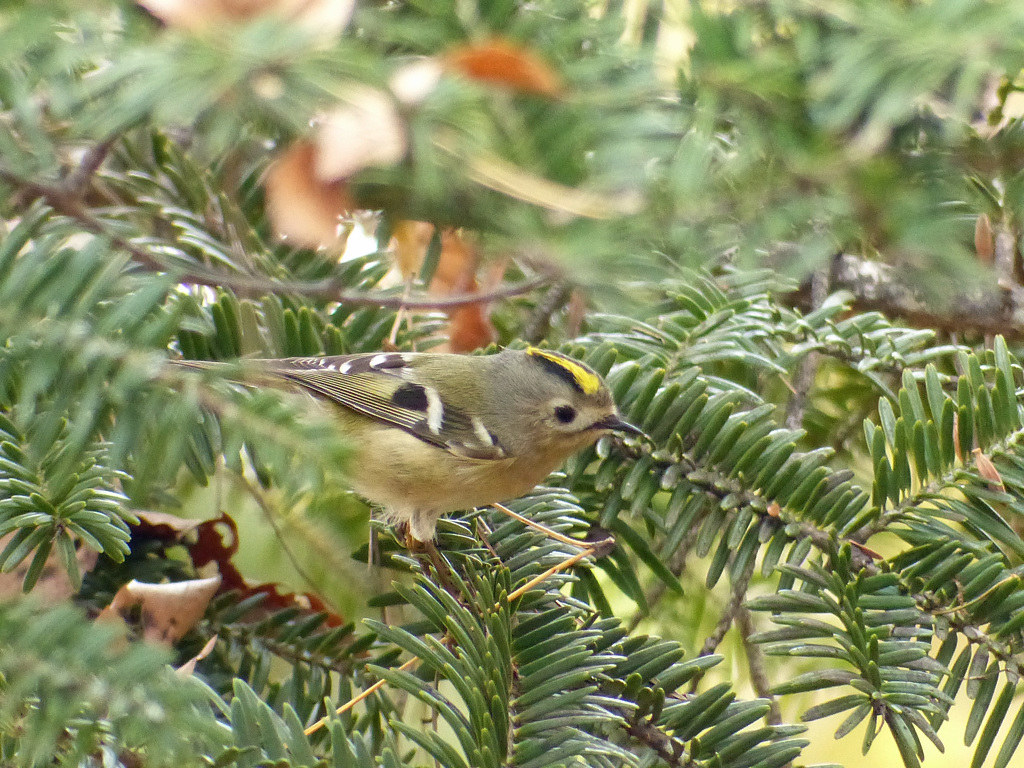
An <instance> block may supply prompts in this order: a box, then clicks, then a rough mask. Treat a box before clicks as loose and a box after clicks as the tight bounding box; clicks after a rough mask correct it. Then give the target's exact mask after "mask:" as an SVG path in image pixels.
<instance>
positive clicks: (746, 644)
mask: <svg viewBox="0 0 1024 768" xmlns="http://www.w3.org/2000/svg"><path fill="white" fill-rule="evenodd" d="M736 629H737V630H738V631H739V633H740V637H741V638H742V640H743V649H744V650H745V651H746V652H747V668H748V669H749V670H750V684H751V686H753V688H754V693H756V694H757V695H758V696H759V697H760V698H762V699H767V700H768V714H767V715H766V716H765V718H766V720H767V722H768V724H769V725H782V712H781V711H780V710H779V702H778V701H776V699H775V696H773V695H772V683H771V680H769V679H768V673H767V672H766V671H765V663H764V651H762V650H761V646H760V645H758V644H757V643H752V642H751V641H750V636H751V635H753V634H754V617H753V616H752V615H751V613H750V611H748V610H747V609H746V608H745V607H744V606H740V609H739V610H738V611H737V612H736Z"/></svg>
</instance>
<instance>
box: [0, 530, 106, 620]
mask: <svg viewBox="0 0 1024 768" xmlns="http://www.w3.org/2000/svg"><path fill="white" fill-rule="evenodd" d="M13 536H14V534H13V533H9V534H7V535H6V536H0V550H2V549H3V548H4V547H6V546H7V542H8V541H10V539H11V537H13ZM98 557H99V555H98V554H97V552H96V550H94V549H90V548H89V547H86V546H84V545H82V546H79V547H78V549H77V550H76V551H75V559H76V560H77V561H78V570H79V571H80V572H81V573H86V572H88V571H91V570H92V569H93V567H94V566H95V565H96V558H98ZM31 563H32V557H31V556H29V557H26V558H25V559H24V560H22V561H21V563H20V564H19V565H18V567H17V568H15V569H14V570H13V571H10V572H8V573H0V601H2V600H6V599H9V598H13V597H17V596H19V595H21V594H23V593H22V591H21V585H22V584H23V583H24V581H25V574H26V573H27V572H28V568H29V565H30V564H31ZM75 593H76V590H75V588H74V587H73V586H72V585H71V580H70V579H69V578H68V572H67V570H66V569H65V568H64V565H63V564H62V563H61V561H60V557H59V555H58V554H57V550H56V549H53V550H52V551H51V552H50V556H49V557H48V558H46V565H44V566H43V572H42V574H40V576H39V580H38V581H37V582H36V585H35V586H34V587H33V588H32V596H33V597H34V598H35V599H37V600H39V601H40V602H42V603H44V604H45V605H54V604H56V603H59V602H62V601H64V600H67V599H68V598H70V597H71V596H72V595H74V594H75Z"/></svg>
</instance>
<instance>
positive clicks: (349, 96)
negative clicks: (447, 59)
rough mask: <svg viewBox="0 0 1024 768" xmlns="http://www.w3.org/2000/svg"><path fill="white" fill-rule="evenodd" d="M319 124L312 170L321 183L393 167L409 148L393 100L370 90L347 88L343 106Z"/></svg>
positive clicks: (359, 87) (356, 87)
mask: <svg viewBox="0 0 1024 768" xmlns="http://www.w3.org/2000/svg"><path fill="white" fill-rule="evenodd" d="M319 123H320V124H319V126H318V127H317V132H316V139H315V143H316V155H315V162H314V166H313V167H314V171H315V173H316V177H317V178H318V179H320V180H321V181H339V180H341V179H347V178H348V177H349V176H351V175H352V174H353V173H356V172H357V171H361V170H362V169H363V168H370V167H372V166H376V165H393V164H394V163H397V162H399V161H400V160H401V159H402V158H403V157H405V153H406V150H407V149H408V146H409V141H408V138H407V137H406V131H405V124H404V123H403V122H402V116H401V115H399V114H398V109H397V107H396V106H395V102H394V100H393V99H392V97H391V96H389V95H388V94H387V93H385V92H384V91H381V90H378V89H376V88H370V87H369V86H363V85H359V86H352V87H351V88H349V89H348V91H347V92H346V93H345V99H344V102H343V103H342V104H341V105H340V106H338V107H337V108H335V109H334V110H332V111H331V112H329V113H328V114H326V115H325V116H324V117H323V118H322V119H321V120H320V121H319Z"/></svg>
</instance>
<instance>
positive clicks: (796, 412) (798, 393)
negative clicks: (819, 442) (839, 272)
mask: <svg viewBox="0 0 1024 768" xmlns="http://www.w3.org/2000/svg"><path fill="white" fill-rule="evenodd" d="M827 297H828V274H827V273H826V272H825V271H824V270H818V271H817V272H815V273H814V274H813V275H812V276H811V306H812V307H813V308H814V309H818V308H819V307H820V306H821V305H822V304H823V303H824V302H825V299H826V298H827ZM819 360H820V355H819V354H818V353H817V352H810V353H808V354H807V355H806V356H805V357H802V358H801V359H800V360H799V361H798V362H797V364H796V370H795V371H794V372H793V387H792V389H793V396H792V397H790V398H789V402H788V403H787V404H786V419H785V423H786V427H787V428H788V429H801V428H802V427H803V425H804V411H805V410H806V409H807V399H808V397H809V396H810V393H811V389H812V388H813V387H814V380H815V378H817V374H818V363H819Z"/></svg>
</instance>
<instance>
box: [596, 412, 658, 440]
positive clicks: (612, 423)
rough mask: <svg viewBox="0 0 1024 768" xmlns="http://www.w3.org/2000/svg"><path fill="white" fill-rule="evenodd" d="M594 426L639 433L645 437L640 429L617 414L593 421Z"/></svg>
mask: <svg viewBox="0 0 1024 768" xmlns="http://www.w3.org/2000/svg"><path fill="white" fill-rule="evenodd" d="M594 426H595V427H597V428H598V429H607V430H609V431H611V432H625V433H627V434H630V435H640V436H641V437H647V435H646V434H645V433H644V431H643V430H642V429H640V428H639V427H634V426H633V425H632V424H630V423H629V422H628V421H623V420H622V419H621V418H620V417H619V416H615V415H612V416H606V417H605V418H603V419H601V420H600V421H598V422H595V424H594Z"/></svg>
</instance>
